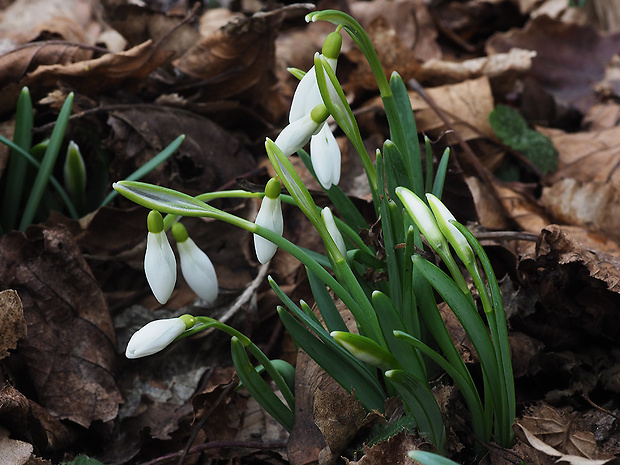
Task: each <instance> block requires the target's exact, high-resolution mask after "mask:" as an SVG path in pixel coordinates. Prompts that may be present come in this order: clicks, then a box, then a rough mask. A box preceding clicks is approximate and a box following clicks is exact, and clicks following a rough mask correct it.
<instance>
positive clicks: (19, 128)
mask: <svg viewBox="0 0 620 465" xmlns="http://www.w3.org/2000/svg"><path fill="white" fill-rule="evenodd" d="M33 122H34V113H33V111H32V101H31V99H30V91H29V90H28V88H27V87H24V88H23V89H22V91H21V93H20V94H19V98H18V100H17V111H16V113H15V132H14V134H13V142H14V143H15V145H17V146H19V147H20V148H22V149H23V150H26V151H27V150H29V149H30V145H31V144H32V125H33ZM27 167H28V162H27V161H26V160H25V159H24V158H23V157H22V156H20V154H19V153H18V152H17V151H16V150H15V149H13V150H11V154H10V158H9V167H8V171H7V173H6V174H5V176H6V185H5V188H4V197H3V198H2V208H1V211H0V224H1V225H2V228H3V229H4V230H5V231H10V230H11V229H14V228H15V226H16V224H17V213H18V212H19V210H20V209H21V203H22V194H23V192H24V182H25V179H26V169H27Z"/></svg>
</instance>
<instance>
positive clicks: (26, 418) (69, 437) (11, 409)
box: [0, 384, 78, 451]
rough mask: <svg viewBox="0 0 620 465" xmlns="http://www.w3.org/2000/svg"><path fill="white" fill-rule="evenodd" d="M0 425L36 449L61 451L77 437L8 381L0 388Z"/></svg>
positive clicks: (73, 431) (74, 432) (66, 426)
mask: <svg viewBox="0 0 620 465" xmlns="http://www.w3.org/2000/svg"><path fill="white" fill-rule="evenodd" d="M0 424H2V425H3V426H5V427H6V428H8V429H9V430H10V431H11V434H12V435H13V436H14V437H18V438H21V439H24V440H25V441H27V442H29V443H31V444H32V445H34V446H35V447H36V448H37V450H44V451H54V450H61V449H64V448H66V447H68V446H69V445H71V444H72V443H73V442H75V440H76V439H77V438H78V435H77V434H76V431H75V430H73V429H71V428H70V427H69V426H68V425H65V424H64V423H62V422H61V421H59V420H57V419H56V418H54V417H53V416H52V414H51V413H50V412H49V411H48V410H47V409H45V408H43V407H41V406H40V405H39V404H37V403H36V402H34V401H33V400H31V399H28V398H26V396H24V395H23V394H22V393H21V392H19V391H18V390H17V389H15V388H14V387H13V386H11V385H9V384H5V385H4V386H3V387H2V389H0Z"/></svg>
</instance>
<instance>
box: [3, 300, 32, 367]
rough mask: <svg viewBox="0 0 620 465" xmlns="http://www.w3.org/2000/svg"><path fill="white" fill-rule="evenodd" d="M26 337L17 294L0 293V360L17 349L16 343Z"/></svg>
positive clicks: (22, 312)
mask: <svg viewBox="0 0 620 465" xmlns="http://www.w3.org/2000/svg"><path fill="white" fill-rule="evenodd" d="M25 335H26V322H25V321H24V309H23V308H22V302H21V300H20V299H19V295H17V292H15V291H13V290H6V291H2V292H0V358H4V357H6V356H7V355H9V352H8V351H9V350H10V349H15V348H16V347H17V341H19V340H20V339H21V338H23V337H24V336H25Z"/></svg>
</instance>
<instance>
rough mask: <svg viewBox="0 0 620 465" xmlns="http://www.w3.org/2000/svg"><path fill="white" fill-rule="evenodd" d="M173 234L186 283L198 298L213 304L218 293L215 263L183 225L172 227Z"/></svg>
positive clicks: (176, 224)
mask: <svg viewBox="0 0 620 465" xmlns="http://www.w3.org/2000/svg"><path fill="white" fill-rule="evenodd" d="M172 234H173V235H174V238H175V240H176V241H177V249H179V258H180V260H181V272H182V273H183V277H184V278H185V281H187V284H189V287H190V288H191V289H192V291H194V292H195V293H196V294H197V295H198V297H200V298H201V299H202V300H204V301H205V302H206V303H208V304H210V303H213V302H214V301H215V299H216V298H217V293H218V286H217V274H216V273H215V268H214V267H213V263H212V262H211V260H210V259H209V257H208V256H207V254H206V253H204V252H203V251H202V250H201V249H200V248H199V247H198V246H197V245H196V243H195V242H194V241H193V240H192V239H191V238H190V237H189V236H188V234H187V230H186V229H185V226H183V225H182V224H181V223H175V224H174V226H172Z"/></svg>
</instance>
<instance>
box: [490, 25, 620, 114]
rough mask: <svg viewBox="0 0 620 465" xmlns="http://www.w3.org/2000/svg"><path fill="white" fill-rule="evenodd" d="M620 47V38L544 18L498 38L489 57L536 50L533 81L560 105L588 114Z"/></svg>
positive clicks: (496, 37) (497, 36) (493, 38)
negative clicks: (597, 86) (515, 50)
mask: <svg viewBox="0 0 620 465" xmlns="http://www.w3.org/2000/svg"><path fill="white" fill-rule="evenodd" d="M619 46H620V34H609V35H601V34H599V33H598V32H597V31H596V30H595V29H594V28H592V27H591V26H578V25H576V24H566V23H563V22H561V21H558V20H554V19H551V18H549V17H548V16H545V15H542V16H538V17H536V18H534V19H532V20H530V21H529V22H528V23H527V24H526V26H525V28H524V29H522V30H517V29H513V30H511V31H509V32H505V33H497V34H495V35H494V36H493V37H492V38H491V39H490V40H489V41H488V42H487V45H486V48H487V52H488V54H489V55H490V54H493V53H506V52H508V51H509V50H510V49H511V48H514V47H517V48H522V49H527V50H535V51H536V52H537V55H536V57H535V58H534V61H533V63H532V69H531V75H532V77H534V78H535V79H536V80H538V81H539V82H540V83H541V84H542V85H543V86H544V87H545V89H547V90H548V91H549V92H551V93H552V94H553V95H554V96H555V98H556V99H557V100H558V101H559V102H560V103H562V104H564V105H566V106H571V105H572V106H574V107H575V108H577V109H578V110H580V111H582V112H584V113H585V112H586V111H587V110H588V109H589V108H590V106H592V104H593V103H594V101H595V93H594V89H593V88H592V83H593V82H598V81H600V80H602V79H603V77H604V76H605V64H606V63H607V62H608V61H609V60H610V59H611V58H612V56H613V55H614V53H616V51H617V50H618V47H619ZM577 63H578V64H579V65H578V66H576V64H577Z"/></svg>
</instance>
